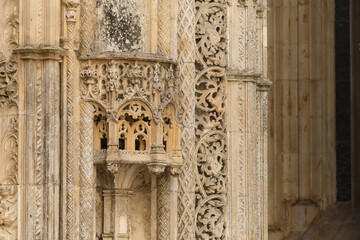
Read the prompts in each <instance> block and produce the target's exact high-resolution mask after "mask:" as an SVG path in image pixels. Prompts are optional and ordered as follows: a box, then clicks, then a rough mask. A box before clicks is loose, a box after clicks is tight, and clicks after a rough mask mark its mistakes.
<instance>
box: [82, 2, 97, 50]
mask: <svg viewBox="0 0 360 240" xmlns="http://www.w3.org/2000/svg"><path fill="white" fill-rule="evenodd" d="M80 9H81V10H80V20H81V21H80V22H81V29H80V52H81V53H89V52H91V51H92V50H93V42H94V36H95V31H96V3H95V0H81V7H80Z"/></svg>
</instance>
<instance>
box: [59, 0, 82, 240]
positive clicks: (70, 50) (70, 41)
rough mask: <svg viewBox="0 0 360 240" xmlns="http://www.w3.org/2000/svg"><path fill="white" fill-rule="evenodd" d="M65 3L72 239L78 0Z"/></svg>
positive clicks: (69, 232) (68, 231) (68, 233)
mask: <svg viewBox="0 0 360 240" xmlns="http://www.w3.org/2000/svg"><path fill="white" fill-rule="evenodd" d="M63 3H64V5H65V11H66V12H65V20H66V35H67V41H65V42H64V48H65V49H66V51H67V54H66V58H65V61H64V66H66V78H65V79H66V81H65V82H66V83H65V84H66V102H65V106H66V118H65V119H66V158H65V159H66V161H65V162H66V167H65V168H66V171H65V174H66V177H65V178H66V181H65V184H66V185H65V186H66V187H65V189H66V190H65V192H66V193H65V195H66V196H65V203H66V211H65V217H64V219H65V226H66V227H65V228H64V235H65V239H73V238H74V237H75V235H74V234H75V231H74V228H75V211H76V210H75V173H74V172H76V171H74V170H76V164H75V160H76V156H75V153H76V149H77V146H78V145H77V141H76V137H75V116H74V92H75V89H74V88H75V87H76V86H77V84H75V83H76V79H77V77H76V76H77V74H76V62H77V61H76V54H75V49H76V44H75V39H76V38H77V35H78V34H77V32H76V29H75V28H76V22H77V11H78V9H77V8H78V6H79V1H78V0H66V1H63Z"/></svg>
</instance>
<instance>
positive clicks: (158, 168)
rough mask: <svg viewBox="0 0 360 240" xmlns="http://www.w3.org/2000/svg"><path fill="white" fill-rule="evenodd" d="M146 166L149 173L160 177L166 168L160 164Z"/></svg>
mask: <svg viewBox="0 0 360 240" xmlns="http://www.w3.org/2000/svg"><path fill="white" fill-rule="evenodd" d="M147 166H148V169H149V172H150V173H151V174H155V175H160V174H161V173H163V172H164V171H165V168H166V164H162V163H149V164H148V165H147Z"/></svg>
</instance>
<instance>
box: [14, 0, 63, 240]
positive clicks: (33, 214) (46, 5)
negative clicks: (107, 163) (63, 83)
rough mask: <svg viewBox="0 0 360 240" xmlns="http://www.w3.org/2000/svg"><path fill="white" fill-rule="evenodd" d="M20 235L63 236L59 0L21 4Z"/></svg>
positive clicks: (23, 236)
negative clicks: (61, 210) (60, 228)
mask: <svg viewBox="0 0 360 240" xmlns="http://www.w3.org/2000/svg"><path fill="white" fill-rule="evenodd" d="M20 6H21V7H20V12H21V14H22V15H21V18H20V19H21V21H20V41H19V46H18V48H17V49H16V52H17V53H18V56H19V69H20V71H19V72H21V74H20V75H19V83H20V85H21V88H20V89H19V113H20V115H21V117H20V120H19V128H20V129H21V132H19V133H20V135H19V138H20V139H21V140H20V142H21V145H22V148H21V155H20V156H21V158H20V159H19V166H20V169H21V172H20V174H19V175H20V176H21V185H22V186H21V195H20V196H22V199H21V207H20V208H21V215H20V216H21V221H19V223H20V226H21V227H20V231H19V233H20V235H19V236H18V238H19V239H57V238H59V219H60V215H59V206H60V202H59V200H60V196H59V185H60V177H59V173H60V108H59V106H60V62H61V61H62V58H61V55H63V54H64V51H63V49H61V48H60V47H59V39H60V25H59V22H60V2H59V1H52V2H45V1H36V3H34V1H30V0H24V1H21V4H20Z"/></svg>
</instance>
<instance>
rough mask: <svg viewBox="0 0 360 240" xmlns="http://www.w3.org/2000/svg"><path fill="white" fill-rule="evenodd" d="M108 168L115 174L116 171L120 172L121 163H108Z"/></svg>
mask: <svg viewBox="0 0 360 240" xmlns="http://www.w3.org/2000/svg"><path fill="white" fill-rule="evenodd" d="M106 168H107V170H109V172H111V173H112V174H115V173H117V172H119V164H118V163H108V164H107V165H106Z"/></svg>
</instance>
